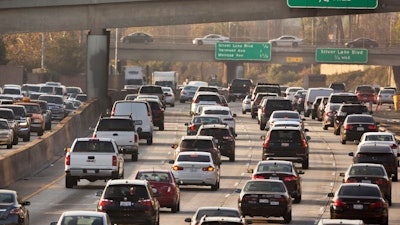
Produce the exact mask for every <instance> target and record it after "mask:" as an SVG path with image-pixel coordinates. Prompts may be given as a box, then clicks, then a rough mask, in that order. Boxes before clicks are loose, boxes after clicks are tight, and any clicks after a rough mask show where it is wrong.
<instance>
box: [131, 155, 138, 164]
mask: <svg viewBox="0 0 400 225" xmlns="http://www.w3.org/2000/svg"><path fill="white" fill-rule="evenodd" d="M131 160H132V162H136V161H138V154H136V153H133V154H132V155H131Z"/></svg>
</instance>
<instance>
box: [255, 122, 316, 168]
mask: <svg viewBox="0 0 400 225" xmlns="http://www.w3.org/2000/svg"><path fill="white" fill-rule="evenodd" d="M261 138H262V139H264V144H263V151H262V160H266V159H278V160H288V161H292V162H297V163H301V167H302V168H303V169H308V167H309V157H308V155H309V149H308V141H309V140H310V137H309V136H305V134H304V132H303V131H302V130H301V129H299V128H297V127H272V128H271V129H270V130H269V131H268V132H267V134H266V135H265V136H261Z"/></svg>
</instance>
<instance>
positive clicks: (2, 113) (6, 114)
mask: <svg viewBox="0 0 400 225" xmlns="http://www.w3.org/2000/svg"><path fill="white" fill-rule="evenodd" d="M0 118H3V119H7V120H13V119H14V117H13V114H12V112H11V111H8V110H0Z"/></svg>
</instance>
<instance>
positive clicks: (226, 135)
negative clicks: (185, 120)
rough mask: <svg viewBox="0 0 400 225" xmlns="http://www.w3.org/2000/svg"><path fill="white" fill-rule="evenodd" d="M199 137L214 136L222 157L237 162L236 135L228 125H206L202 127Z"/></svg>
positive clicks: (198, 133)
mask: <svg viewBox="0 0 400 225" xmlns="http://www.w3.org/2000/svg"><path fill="white" fill-rule="evenodd" d="M197 135H203V136H212V137H214V141H215V142H216V144H217V146H218V149H219V151H220V152H221V155H223V156H226V157H228V158H229V161H231V162H234V161H235V135H233V134H232V132H231V129H229V126H228V125H226V124H204V125H201V126H200V128H199V130H198V132H197Z"/></svg>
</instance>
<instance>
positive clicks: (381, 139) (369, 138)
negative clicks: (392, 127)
mask: <svg viewBox="0 0 400 225" xmlns="http://www.w3.org/2000/svg"><path fill="white" fill-rule="evenodd" d="M367 143H368V144H370V143H372V144H388V145H389V146H390V147H391V148H392V150H393V153H394V154H395V155H396V156H397V153H398V152H399V143H398V141H397V140H396V137H395V136H394V134H392V133H390V132H366V133H364V134H363V135H362V136H361V139H360V143H359V145H362V144H367Z"/></svg>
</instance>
